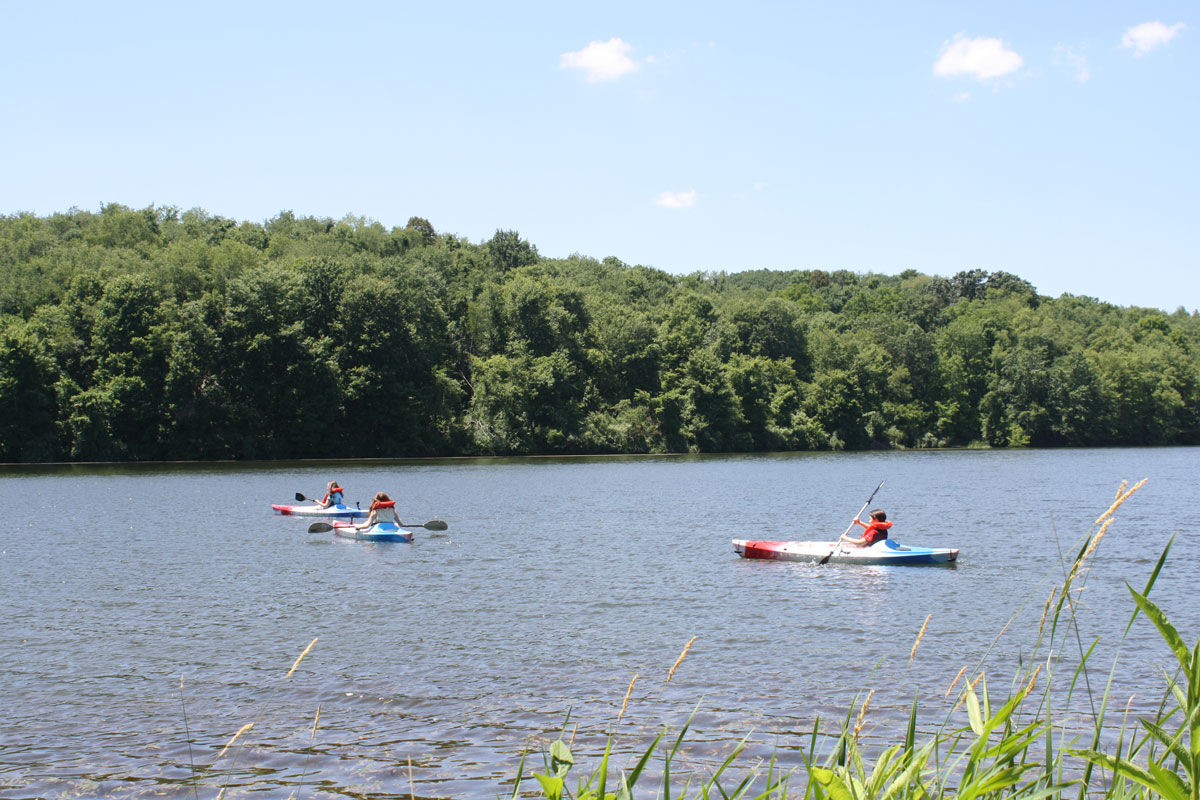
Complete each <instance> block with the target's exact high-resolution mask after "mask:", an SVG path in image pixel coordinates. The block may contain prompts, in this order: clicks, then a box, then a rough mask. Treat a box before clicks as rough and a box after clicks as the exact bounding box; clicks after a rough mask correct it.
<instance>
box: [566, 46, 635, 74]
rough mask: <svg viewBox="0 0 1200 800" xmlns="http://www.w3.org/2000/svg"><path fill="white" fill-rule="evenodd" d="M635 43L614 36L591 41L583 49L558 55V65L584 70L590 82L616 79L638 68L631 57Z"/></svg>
mask: <svg viewBox="0 0 1200 800" xmlns="http://www.w3.org/2000/svg"><path fill="white" fill-rule="evenodd" d="M632 50H633V45H631V44H629V42H626V41H625V40H623V39H618V38H617V37H615V36H614V37H613V38H611V39H609V40H608V41H607V42H601V41H595V42H589V43H588V46H587V47H585V48H583V49H582V50H575V51H574V52H571V53H563V54H562V55H561V56H559V57H558V65H559V67H561V68H562V69H578V70H583V72H584V74H585V75H586V76H587V80H588V82H589V83H600V82H602V81H611V80H616V79H617V78H619V77H621V76H622V75H627V74H629V73H630V72H633V71H634V70H636V69H637V68H638V64H637V62H636V61H634V60H633V59H632V58H630V57H629V53H630V51H632Z"/></svg>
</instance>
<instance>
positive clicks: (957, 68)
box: [933, 33, 1025, 81]
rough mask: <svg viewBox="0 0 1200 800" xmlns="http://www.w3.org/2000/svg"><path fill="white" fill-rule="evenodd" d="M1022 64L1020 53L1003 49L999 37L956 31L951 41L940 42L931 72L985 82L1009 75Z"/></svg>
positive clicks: (945, 76)
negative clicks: (976, 35)
mask: <svg viewBox="0 0 1200 800" xmlns="http://www.w3.org/2000/svg"><path fill="white" fill-rule="evenodd" d="M1024 63H1025V60H1024V59H1022V58H1021V56H1020V55H1018V54H1017V53H1016V52H1015V51H1013V50H1009V49H1008V48H1006V47H1005V46H1004V42H1002V41H1000V40H999V39H994V38H986V37H983V36H980V37H977V38H974V39H969V38H967V37H966V36H963V35H962V34H961V33H960V34H958V35H957V36H955V37H954V41H951V42H946V44H945V45H943V47H942V52H941V55H939V56H938V60H937V62H936V63H934V65H933V74H934V75H937V76H938V77H939V78H955V77H958V76H960V75H968V76H970V77H973V78H975V79H976V80H980V81H985V80H989V79H991V78H1001V77H1004V76H1005V75H1010V74H1012V73H1014V72H1016V71H1017V70H1019V69H1020V68H1021V65H1022V64H1024Z"/></svg>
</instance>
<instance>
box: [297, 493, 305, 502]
mask: <svg viewBox="0 0 1200 800" xmlns="http://www.w3.org/2000/svg"><path fill="white" fill-rule="evenodd" d="M304 500H305V497H304V495H302V494H300V493H299V492H296V502H297V503H303V502H304Z"/></svg>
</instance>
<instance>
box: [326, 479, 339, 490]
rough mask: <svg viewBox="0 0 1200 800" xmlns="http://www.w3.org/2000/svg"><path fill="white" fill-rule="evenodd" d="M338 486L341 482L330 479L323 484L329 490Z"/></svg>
mask: <svg viewBox="0 0 1200 800" xmlns="http://www.w3.org/2000/svg"><path fill="white" fill-rule="evenodd" d="M340 486H341V484H340V483H338V482H337V481H330V482H329V483H327V484H325V488H326V489H328V490H330V491H332V490H334V489H337V488H338V487H340Z"/></svg>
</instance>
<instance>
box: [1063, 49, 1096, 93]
mask: <svg viewBox="0 0 1200 800" xmlns="http://www.w3.org/2000/svg"><path fill="white" fill-rule="evenodd" d="M1064 61H1065V62H1066V63H1067V65H1068V66H1070V67H1071V68H1072V69H1074V70H1075V79H1076V80H1077V81H1079V82H1080V83H1087V82H1088V80H1090V79H1091V77H1092V69H1091V67H1089V66H1088V62H1087V59H1086V58H1084V57H1083V56H1081V55H1080V54H1079V53H1076V52H1075V50H1074V48H1072V47H1071V46H1070V45H1065V44H1060V45H1058V46H1057V47H1055V48H1054V63H1055V64H1061V63H1063V62H1064Z"/></svg>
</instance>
